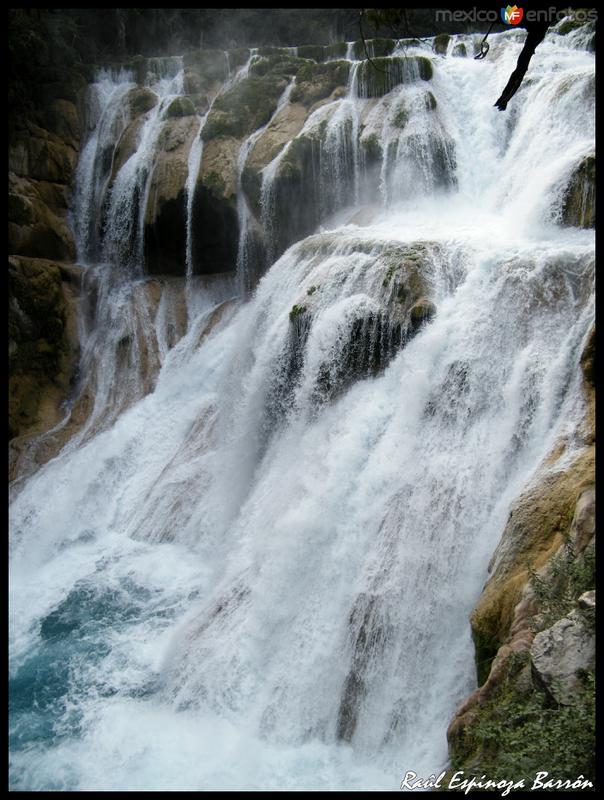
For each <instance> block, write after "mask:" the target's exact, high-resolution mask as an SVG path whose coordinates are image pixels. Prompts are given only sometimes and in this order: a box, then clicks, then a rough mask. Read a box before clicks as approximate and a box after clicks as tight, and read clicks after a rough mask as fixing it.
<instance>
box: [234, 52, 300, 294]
mask: <svg viewBox="0 0 604 800" xmlns="http://www.w3.org/2000/svg"><path fill="white" fill-rule="evenodd" d="M252 57H253V56H252ZM250 60H251V59H250ZM292 88H293V81H290V82H289V83H288V84H287V86H286V87H285V89H284V91H283V93H282V95H281V97H280V98H279V101H278V103H277V107H276V108H275V111H274V112H273V114H272V115H271V117H270V119H269V120H268V121H267V123H266V124H265V125H263V126H262V127H260V128H258V130H256V131H255V132H254V133H252V134H251V136H248V138H247V139H245V141H244V142H243V144H242V145H241V148H240V150H239V157H238V159H237V216H238V218H239V245H238V249H237V279H238V284H239V290H240V294H241V295H242V296H245V295H246V294H248V293H249V292H250V291H251V289H252V288H253V286H254V277H255V276H253V274H252V265H251V263H250V262H251V260H252V259H251V257H250V240H251V231H250V227H251V212H250V209H249V206H248V203H247V200H246V198H245V194H244V192H243V187H242V176H243V168H244V167H245V162H246V161H247V158H248V155H249V154H250V152H251V150H252V148H253V146H254V145H255V143H256V142H257V141H258V139H259V138H260V136H262V134H263V133H264V131H265V130H266V129H267V128H268V126H269V125H270V124H271V122H272V121H273V120H274V119H275V117H277V115H278V114H279V113H280V112H281V110H282V109H283V107H284V106H285V105H286V104H287V102H288V100H289V96H290V94H291V91H292ZM269 254H270V255H272V253H271V250H270V248H269Z"/></svg>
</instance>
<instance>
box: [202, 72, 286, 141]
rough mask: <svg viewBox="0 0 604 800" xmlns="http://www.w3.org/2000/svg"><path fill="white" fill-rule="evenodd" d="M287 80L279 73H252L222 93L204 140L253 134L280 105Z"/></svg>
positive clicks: (215, 104)
mask: <svg viewBox="0 0 604 800" xmlns="http://www.w3.org/2000/svg"><path fill="white" fill-rule="evenodd" d="M286 85H287V84H286V81H285V80H284V79H283V78H280V77H278V76H271V75H262V76H260V75H250V76H249V77H248V78H245V79H244V80H242V81H240V82H239V83H238V84H237V85H236V86H234V87H233V88H232V89H231V90H230V91H228V92H225V94H223V95H222V96H221V97H219V98H218V99H217V100H216V102H215V103H214V106H213V108H212V111H211V112H210V114H209V115H208V119H207V121H206V124H205V126H204V129H203V132H202V136H203V138H204V140H208V139H212V138H213V137H215V136H235V137H237V138H240V137H242V136H246V135H249V134H250V133H253V132H254V131H255V130H257V129H258V128H259V127H260V126H261V125H265V124H266V123H267V122H268V121H269V119H270V118H271V115H272V114H273V112H274V111H275V109H276V108H277V103H278V101H279V97H280V95H281V93H282V92H283V90H284V89H285V86H286Z"/></svg>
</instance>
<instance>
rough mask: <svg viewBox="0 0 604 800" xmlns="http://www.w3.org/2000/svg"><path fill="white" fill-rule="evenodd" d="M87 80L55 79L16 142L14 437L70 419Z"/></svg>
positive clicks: (12, 169)
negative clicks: (75, 191)
mask: <svg viewBox="0 0 604 800" xmlns="http://www.w3.org/2000/svg"><path fill="white" fill-rule="evenodd" d="M84 87H85V81H84V79H83V78H82V77H81V76H78V75H77V74H76V75H75V77H73V78H71V79H67V80H66V81H65V82H63V83H52V84H49V85H48V86H47V87H45V88H46V91H44V94H45V95H46V97H47V100H46V102H45V103H44V104H43V105H41V106H40V107H38V108H37V109H35V110H32V111H29V112H24V113H23V114H22V115H21V116H19V117H18V118H17V119H16V122H15V124H14V125H13V129H12V130H11V136H10V141H9V187H8V188H9V195H8V244H9V290H10V303H9V362H10V378H9V436H10V438H11V439H13V438H16V437H22V436H26V435H29V434H39V433H41V432H42V431H44V430H46V429H48V428H50V427H52V426H53V425H55V424H56V423H57V422H58V421H59V420H60V419H61V417H62V416H63V414H64V412H63V411H62V410H61V404H62V402H63V401H64V400H65V399H66V398H67V396H68V394H69V391H70V386H71V384H72V382H73V376H74V370H75V366H76V363H77V358H78V337H77V323H76V308H75V303H76V298H77V294H78V285H79V275H78V270H77V269H73V268H72V267H71V265H73V264H74V262H75V257H76V251H75V243H74V238H73V233H72V230H71V226H70V223H69V219H68V217H69V209H70V207H71V202H72V186H73V177H74V170H75V167H76V163H77V158H78V153H79V147H80V141H81V135H82V117H81V114H80V113H79V111H78V105H79V101H80V100H81V96H82V91H83V89H84Z"/></svg>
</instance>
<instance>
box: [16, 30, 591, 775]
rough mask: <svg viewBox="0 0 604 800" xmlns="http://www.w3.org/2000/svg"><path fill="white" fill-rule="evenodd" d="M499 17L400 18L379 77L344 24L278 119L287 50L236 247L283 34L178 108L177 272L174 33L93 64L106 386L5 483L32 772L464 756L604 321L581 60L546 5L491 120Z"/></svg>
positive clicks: (434, 764)
mask: <svg viewBox="0 0 604 800" xmlns="http://www.w3.org/2000/svg"><path fill="white" fill-rule="evenodd" d="M480 38H481V37H479V36H478V35H475V36H471V35H464V36H458V37H452V38H451V42H450V44H449V51H448V53H449V54H448V55H447V56H440V55H437V54H435V52H434V50H433V48H432V44H431V42H430V41H427V42H426V41H422V42H419V41H412V42H411V43H409V42H405V41H400V42H399V43H398V44H397V46H396V48H395V50H394V52H393V53H391V54H389V55H387V57H380V58H377V59H376V62H378V61H379V62H380V63H382V64H383V65H384V66H383V70H384V71H383V72H377V73H375V74H374V73H372V72H371V70H370V68H369V62H367V61H366V60H355V56H358V57H359V59H360V58H364V56H362V55H360V54H359V53H355V50H354V48H353V47H352V46H348V48H347V49H346V50H345V56H344V55H343V56H342V58H341V59H339V60H337V59H336V58H335V57H334V58H333V59H332V60H327V61H326V62H325V65H324V66H325V70H328V69H332V70H333V71H334V72H333V74H335V71H337V70H341V71H342V75H343V76H344V77H343V78H342V80H341V84H340V86H339V89H338V90H337V91H336V92H335V94H334V95H332V96H330V98H329V99H328V100H327V101H325V102H323V103H317V107H316V108H314V107H313V109H314V110H312V112H311V113H310V114H309V115H307V116H306V117H305V118H304V119H302V118H300V121H299V123H298V124H297V127H295V126H293V125H292V127H291V132H289V133H288V130H289V129H288V128H287V124H286V123H284V122H283V120H284V119H285V116H284V114H285V113H286V111H287V109H288V108H293V109H294V111H295V112H296V113H298V112H297V111H296V110H297V109H298V110H299V109H302V108H303V101H302V100H301V99H300V98H301V97H302V92H303V91H305V89H304V86H305V84H304V83H303V80H302V78H301V77H300V75H298V77H297V78H296V77H292V75H290V74H288V75H286V76H285V78H284V79H283V81H282V82H281V83H280V84H279V91H278V92H277V93H276V94H275V98H274V104H273V106H272V107H271V108H270V112H269V113H267V115H266V116H265V118H264V119H262V121H261V124H260V125H259V127H258V128H256V129H255V130H254V131H253V132H252V133H251V134H249V135H248V134H246V135H245V137H244V138H243V139H242V140H241V141H242V143H241V144H237V147H236V148H235V147H233V155H232V161H233V164H234V167H233V169H234V174H235V180H234V189H233V191H234V192H235V193H236V198H237V201H236V205H235V206H234V207H233V213H232V216H233V219H234V220H235V224H237V225H238V227H237V230H238V232H239V239H238V241H235V242H234V243H232V242H231V244H230V246H231V252H232V256H233V258H232V266H231V271H226V270H224V269H222V268H220V269H216V270H215V272H216V274H211V273H212V270H211V269H209V268H206V267H205V266H203V264H202V262H201V260H200V253H201V252H202V245H201V244H200V241H201V238H198V239H197V243H196V237H202V236H204V235H206V233H207V231H208V229H209V228H211V226H212V224H213V223H212V221H211V220H209V221H208V219H206V218H204V208H205V207H206V206H205V200H204V196H203V195H202V193H201V190H199V189H198V188H196V187H198V185H199V184H198V174H199V173H200V169H202V164H203V163H204V159H206V158H210V157H212V152H210V153H209V155H208V149H209V148H210V144H209V143H211V141H212V140H211V139H210V138H209V137H210V135H211V130H210V127H211V126H214V127H215V126H216V124H217V123H216V119H218V117H217V116H216V114H219V115H221V116H220V120H221V121H222V122H224V124H226V122H225V120H227V117H228V114H229V112H228V110H225V109H226V106H225V105H224V102H225V101H224V98H227V97H229V96H230V95H231V94H232V93H233V92H237V91H241V93H242V95H243V89H241V90H240V89H239V88H238V87H244V86H245V81H246V80H247V79H248V77H249V75H262V69H263V63H264V62H263V61H262V58H263V57H262V55H261V54H258V53H255V52H253V51H252V52H251V53H250V54H249V58H248V60H247V61H245V59H243V60H241V59H240V61H239V62H238V66H237V67H232V68H231V66H230V61H229V62H228V63H229V70H228V72H229V73H230V74H227V76H226V77H225V78H224V79H221V82H220V81H219V82H218V84H217V85H216V86H215V87H214V89H213V96H212V99H211V103H210V105H209V106H208V107H205V108H204V107H201V106H200V107H198V108H196V109H195V113H194V114H192V115H191V116H189V117H183V119H187V120H189V121H190V125H189V123H187V125H189V127H187V128H186V131H185V133H183V136H182V141H181V140H178V141H176V140H175V144H174V145H173V147H174V148H176V146H178V147H186V154H185V157H184V161H183V163H185V164H186V168H187V170H188V173H187V174H186V175H185V176H184V177H183V181H182V183H183V186H184V187H185V191H184V193H182V194H181V195H179V196H178V198H177V200H174V202H175V203H177V202H179V203H181V205H180V206H178V208H179V209H180V212H179V213H180V215H181V217H182V219H180V223H179V224H180V225H181V226H182V231H183V232H184V233H183V234H182V254H181V256H180V258H181V261H182V264H181V271H180V274H179V275H178V274H176V273H175V270H173V269H169V270H167V274H166V275H165V276H162V277H161V278H157V277H156V276H158V275H160V274H161V273H160V270H159V269H158V268H157V266H153V267H149V264H150V263H151V260H150V258H151V257H150V256H149V253H150V252H152V248H153V247H154V246H155V244H154V239H153V236H154V233H153V230H154V229H153V228H152V226H151V223H150V222H149V208H150V206H151V205H152V204H153V203H156V202H159V201H158V200H157V197H159V192H160V189H158V188H157V187H158V185H157V181H158V180H159V179H158V177H157V176H158V174H159V173H158V170H159V166H156V162H157V159H158V153H159V151H160V149H161V148H162V147H165V148H167V150H166V152H168V153H169V152H172V151H171V150H170V147H172V145H171V144H169V145H166V144H165V141H166V139H167V137H168V134H167V133H166V130H167V129H166V128H165V125H166V120H167V119H168V118H169V111H170V109H171V108H172V109H177V110H178V108H179V107H178V106H177V105H172V104H175V103H176V104H178V103H181V104H182V103H184V102H185V101H186V102H189V101H188V99H187V98H184V97H183V96H184V95H185V94H187V92H185V88H184V87H185V83H186V80H188V78H187V74H186V70H185V66H184V64H183V59H181V58H173V59H163V60H162V59H158V60H156V62H154V61H153V60H150V61H148V62H147V64H146V66H147V71H146V73H145V74H144V75H143V76H141V75H138V76H137V75H135V73H134V71H133V70H132V69H131V68H127V67H124V68H123V69H121V70H106V71H103V72H101V73H98V74H97V76H96V79H95V80H94V82H93V83H91V85H90V86H89V88H88V90H87V94H86V98H87V99H86V103H87V106H86V114H87V121H88V123H87V125H88V127H87V138H86V139H85V141H84V142H83V143H82V149H81V152H80V157H79V163H78V168H77V173H76V181H75V190H74V198H75V200H74V203H75V204H74V209H73V228H74V231H75V234H76V238H77V245H78V258H79V263H80V264H81V265H82V266H83V267H85V270H84V276H83V293H82V298H81V301H80V302H81V307H80V339H81V343H82V344H81V347H82V354H81V363H80V376H79V391H80V393H81V395H80V396H81V397H83V396H86V398H87V401H86V402H87V404H88V405H87V414H86V419H85V421H84V422H83V424H82V425H80V427H79V428H77V430H75V432H74V433H73V435H72V436H71V438H70V439H69V441H68V442H67V443H66V445H65V446H64V447H63V449H62V450H61V451H60V452H59V453H58V455H56V456H55V457H54V458H53V459H52V460H50V461H49V462H48V463H46V464H45V465H43V466H42V467H40V468H39V469H37V470H36V471H32V474H30V475H29V477H26V478H24V479H22V480H21V481H19V482H18V485H15V487H14V497H13V500H12V504H11V509H10V526H11V540H10V557H11V563H10V647H11V662H10V672H11V682H10V692H11V730H10V737H11V773H12V774H11V784H12V788H14V789H34V790H49V789H62V790H65V789H78V790H87V789H104V790H111V789H189V790H192V789H283V788H286V789H319V788H323V789H384V790H389V789H390V790H392V789H397V788H398V787H399V785H400V782H401V779H402V777H403V775H404V773H405V771H406V770H409V769H412V770H414V771H415V772H416V773H418V774H419V775H426V776H427V775H429V774H431V773H436V774H438V772H440V771H441V770H442V769H445V768H446V767H447V763H448V751H447V739H446V730H447V725H448V723H449V721H450V720H451V717H452V715H453V713H454V712H455V709H456V707H457V706H458V705H459V703H460V701H461V700H462V699H463V698H464V697H465V696H466V695H468V694H469V693H470V692H471V691H472V690H473V689H474V688H475V687H476V668H475V662H474V648H473V642H472V637H471V631H470V626H469V623H468V617H469V614H470V612H471V610H472V608H473V606H474V604H475V603H476V600H477V598H478V596H479V594H480V591H481V589H482V586H483V584H484V582H485V580H486V578H487V566H488V563H489V560H490V558H491V556H492V554H493V552H494V550H495V548H496V546H497V544H498V541H499V539H500V537H501V534H502V531H503V528H504V526H505V523H506V520H507V519H508V516H509V513H510V508H511V506H512V504H513V502H514V500H515V499H516V498H517V497H518V495H519V494H520V493H521V492H522V491H523V489H524V488H525V487H526V486H527V485H529V484H530V482H531V481H532V480H534V477H535V475H536V474H537V473H538V470H543V469H550V470H552V471H555V470H560V469H562V468H563V466H564V464H566V463H568V462H569V461H570V460H571V459H572V458H573V457H574V455H576V453H577V452H579V451H580V450H581V448H582V447H584V443H583V440H582V438H581V435H580V429H581V425H582V420H583V418H584V413H585V401H584V397H583V394H582V390H581V374H580V368H579V362H580V358H581V354H582V351H583V348H584V346H585V341H586V338H587V336H588V334H589V331H590V328H591V326H592V325H593V321H594V291H593V290H594V234H593V230H591V229H588V228H580V227H575V226H572V225H565V224H563V223H564V220H563V217H564V213H565V212H564V202H565V199H564V198H565V191H566V188H567V186H568V184H569V181H570V180H571V177H572V175H573V171H574V170H575V169H576V167H577V164H578V163H579V162H581V159H584V158H586V157H588V156H590V155H591V154H592V153H593V151H594V55H593V53H591V52H588V51H587V50H585V49H582V48H581V42H580V41H578V40H574V39H572V37H571V38H570V39H569V38H565V39H563V38H562V37H560V36H557V34H555V33H550V34H548V37H547V38H546V40H545V41H544V42H543V43H542V44H541V45H540V46H539V48H538V49H537V51H536V53H535V55H534V57H533V61H532V62H531V66H530V71H529V73H528V75H527V78H526V80H525V82H524V84H523V86H522V87H521V89H520V90H519V92H518V93H517V95H516V96H515V97H514V99H513V102H512V103H510V106H509V108H508V110H507V111H506V112H505V113H500V112H498V111H497V109H495V108H493V103H494V101H495V99H496V98H497V97H498V95H499V93H500V91H501V89H502V87H503V86H504V85H505V83H506V81H507V79H508V77H509V74H510V72H511V71H512V70H513V68H514V65H515V63H516V59H517V57H518V53H519V51H520V48H521V46H522V44H521V43H522V34H521V32H520V31H516V30H510V31H508V32H505V33H502V34H492V35H491V41H492V44H491V51H490V54H489V57H488V58H487V59H485V60H484V61H476V60H474V59H473V58H472V57H471V55H472V52H473V51H472V48H473V47H474V46H475V44H476V43H477V42H478V41H479V39H480ZM575 38H576V37H575ZM462 44H463V47H464V49H465V48H466V47H467V48H468V50H470V51H471V52H470V56H469V57H457V56H456V55H455V54H454V53H453V51H454V48H455V47H459V46H460V45H462ZM301 49H302V48H300V50H301ZM284 57H287V58H298V53H297V52H294V51H293V50H292V52H290V53H287V54H286V56H284ZM401 64H402V66H401ZM329 74H330V75H331V74H332V73H329ZM338 74H339V73H338ZM378 84H379V85H378ZM188 94H190V91H189V92H188ZM221 101H222V102H221ZM135 102H138V103H146V104H147V105H146V106H145V109H146V110H145V113H144V114H143V115H142V116H137V117H133V115H132V113H131V112H132V108H133V104H134V103H135ZM296 104H297V105H296ZM301 113H302V112H301V111H300V114H301ZM292 114H293V112H292ZM229 124H230V123H229ZM275 129H277V130H278V131H285V134H284V136H283V137H282V140H281V142H280V146H279V147H275V148H273V150H270V148H266V149H267V152H268V155H267V156H266V157H265V158H264V162H263V163H261V162H260V161H258V164H259V165H260V166H259V167H258V169H257V171H256V172H253V170H252V169H251V167H250V164H253V163H255V162H254V159H258V158H259V157H258V153H259V151H260V147H261V145H262V143H263V142H265V141H266V134H267V132H268V133H270V132H271V131H274V130H275ZM184 130H185V129H184V127H183V131H184ZM263 136H264V138H263ZM233 141H235V139H233ZM237 141H239V140H237ZM182 142H184V144H183V143H182ZM296 159H298V160H296ZM300 164H302V167H301V171H300V172H299V173H296V175H298V176H299V175H301V176H302V177H301V178H300V183H298V184H295V186H296V187H298V188H295V190H293V191H292V190H291V186H292V185H293V184H292V183H291V181H292V180H293V179H292V178H291V176H292V174H294V173H293V171H294V168H297V167H296V165H300ZM166 174H168V172H167V171H166ZM254 181H255V182H254ZM250 187H251V188H250ZM300 187H301V188H300ZM175 196H176V195H175ZM296 203H297V205H296ZM307 207H308V209H307ZM297 209H299V211H297ZM204 226H205V227H204ZM204 231H205V232H206V233H204ZM208 235H209V234H208ZM216 259H217V263H218V256H217V257H216ZM153 263H154V264H155V261H154V262H153ZM75 402H77V400H76V401H75ZM66 413H67V414H69V413H71V411H70V409H67V411H66ZM62 424H68V423H67V422H65V423H62ZM554 448H557V450H556V452H557V453H558V456H557V459H555V460H552V459H550V460H549V461H546V460H547V457H548V455H549V454H551V453H552V451H553V450H554ZM544 463H545V464H546V465H545V466H544Z"/></svg>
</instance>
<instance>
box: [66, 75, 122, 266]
mask: <svg viewBox="0 0 604 800" xmlns="http://www.w3.org/2000/svg"><path fill="white" fill-rule="evenodd" d="M134 86H135V83H134V81H133V75H132V73H130V72H127V71H122V72H120V73H118V75H116V76H115V77H114V76H112V75H111V74H110V73H109V72H107V71H106V70H102V71H101V72H100V73H99V75H98V76H97V79H96V80H95V82H94V83H92V84H91V86H90V87H89V88H88V97H87V103H86V108H87V109H88V120H87V125H88V129H89V131H90V132H91V135H90V137H89V139H88V141H87V142H86V144H85V145H84V147H83V149H82V154H81V156H80V159H79V162H78V167H77V171H76V176H75V192H74V193H75V208H76V209H77V213H76V214H75V215H74V216H73V227H74V232H75V239H76V247H77V254H78V261H80V262H81V263H88V262H89V261H90V260H93V259H94V258H96V257H98V255H99V253H100V245H101V243H100V234H101V231H100V227H101V226H100V218H101V211H102V203H103V198H104V195H105V191H106V188H107V182H108V181H109V177H110V175H111V168H112V161H111V158H108V153H109V155H110V156H111V154H112V153H113V143H114V142H115V141H116V140H117V139H118V138H119V136H120V134H121V132H122V131H123V129H124V128H125V127H126V125H127V123H128V109H127V106H126V105H125V103H124V98H125V96H126V94H127V93H128V92H129V91H130V90H131V89H133V88H134Z"/></svg>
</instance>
